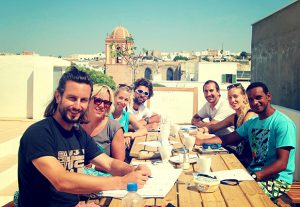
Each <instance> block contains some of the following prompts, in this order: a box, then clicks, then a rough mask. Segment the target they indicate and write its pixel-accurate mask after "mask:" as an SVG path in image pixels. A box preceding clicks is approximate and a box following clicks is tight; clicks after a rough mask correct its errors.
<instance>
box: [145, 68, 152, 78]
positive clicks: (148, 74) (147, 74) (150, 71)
mask: <svg viewBox="0 0 300 207" xmlns="http://www.w3.org/2000/svg"><path fill="white" fill-rule="evenodd" d="M144 77H145V78H146V79H148V80H152V70H151V69H150V68H146V70H145V74H144Z"/></svg>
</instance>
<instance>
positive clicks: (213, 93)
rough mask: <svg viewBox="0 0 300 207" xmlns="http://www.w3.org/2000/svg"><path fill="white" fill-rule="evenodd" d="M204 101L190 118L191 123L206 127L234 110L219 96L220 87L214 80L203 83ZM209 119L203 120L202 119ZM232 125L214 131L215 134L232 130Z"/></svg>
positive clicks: (227, 132)
mask: <svg viewBox="0 0 300 207" xmlns="http://www.w3.org/2000/svg"><path fill="white" fill-rule="evenodd" d="M203 93H204V97H205V99H206V101H207V102H206V103H205V104H204V105H203V107H202V108H201V109H200V110H199V111H198V113H196V114H195V115H194V116H193V118H192V124H193V125H195V126H198V127H207V126H209V125H211V124H215V123H217V122H219V121H222V120H223V119H225V118H227V117H228V116H230V115H231V114H233V113H235V111H234V110H233V109H232V108H231V107H230V106H229V103H228V101H226V100H224V99H222V98H221V94H220V87H219V84H218V83H217V82H216V81H213V80H208V81H206V82H205V83H204V85H203ZM205 118H208V119H209V121H208V122H205V121H204V119H205ZM233 130H234V129H233V127H228V128H225V129H221V130H218V131H216V132H215V134H216V135H226V134H229V133H230V132H232V131H233Z"/></svg>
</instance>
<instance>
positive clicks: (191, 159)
mask: <svg viewBox="0 0 300 207" xmlns="http://www.w3.org/2000/svg"><path fill="white" fill-rule="evenodd" d="M197 159H198V156H197V155H195V154H189V163H196V162H197ZM170 161H171V162H174V163H177V164H179V155H176V156H174V157H170Z"/></svg>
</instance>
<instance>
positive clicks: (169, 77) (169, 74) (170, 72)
mask: <svg viewBox="0 0 300 207" xmlns="http://www.w3.org/2000/svg"><path fill="white" fill-rule="evenodd" d="M167 80H174V73H173V69H172V68H168V70H167Z"/></svg>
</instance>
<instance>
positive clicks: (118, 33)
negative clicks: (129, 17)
mask: <svg viewBox="0 0 300 207" xmlns="http://www.w3.org/2000/svg"><path fill="white" fill-rule="evenodd" d="M129 36H130V35H129V32H128V30H127V29H125V28H124V27H121V26H118V27H116V28H115V29H114V30H113V31H112V33H111V37H112V38H113V39H125V38H126V37H129Z"/></svg>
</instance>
